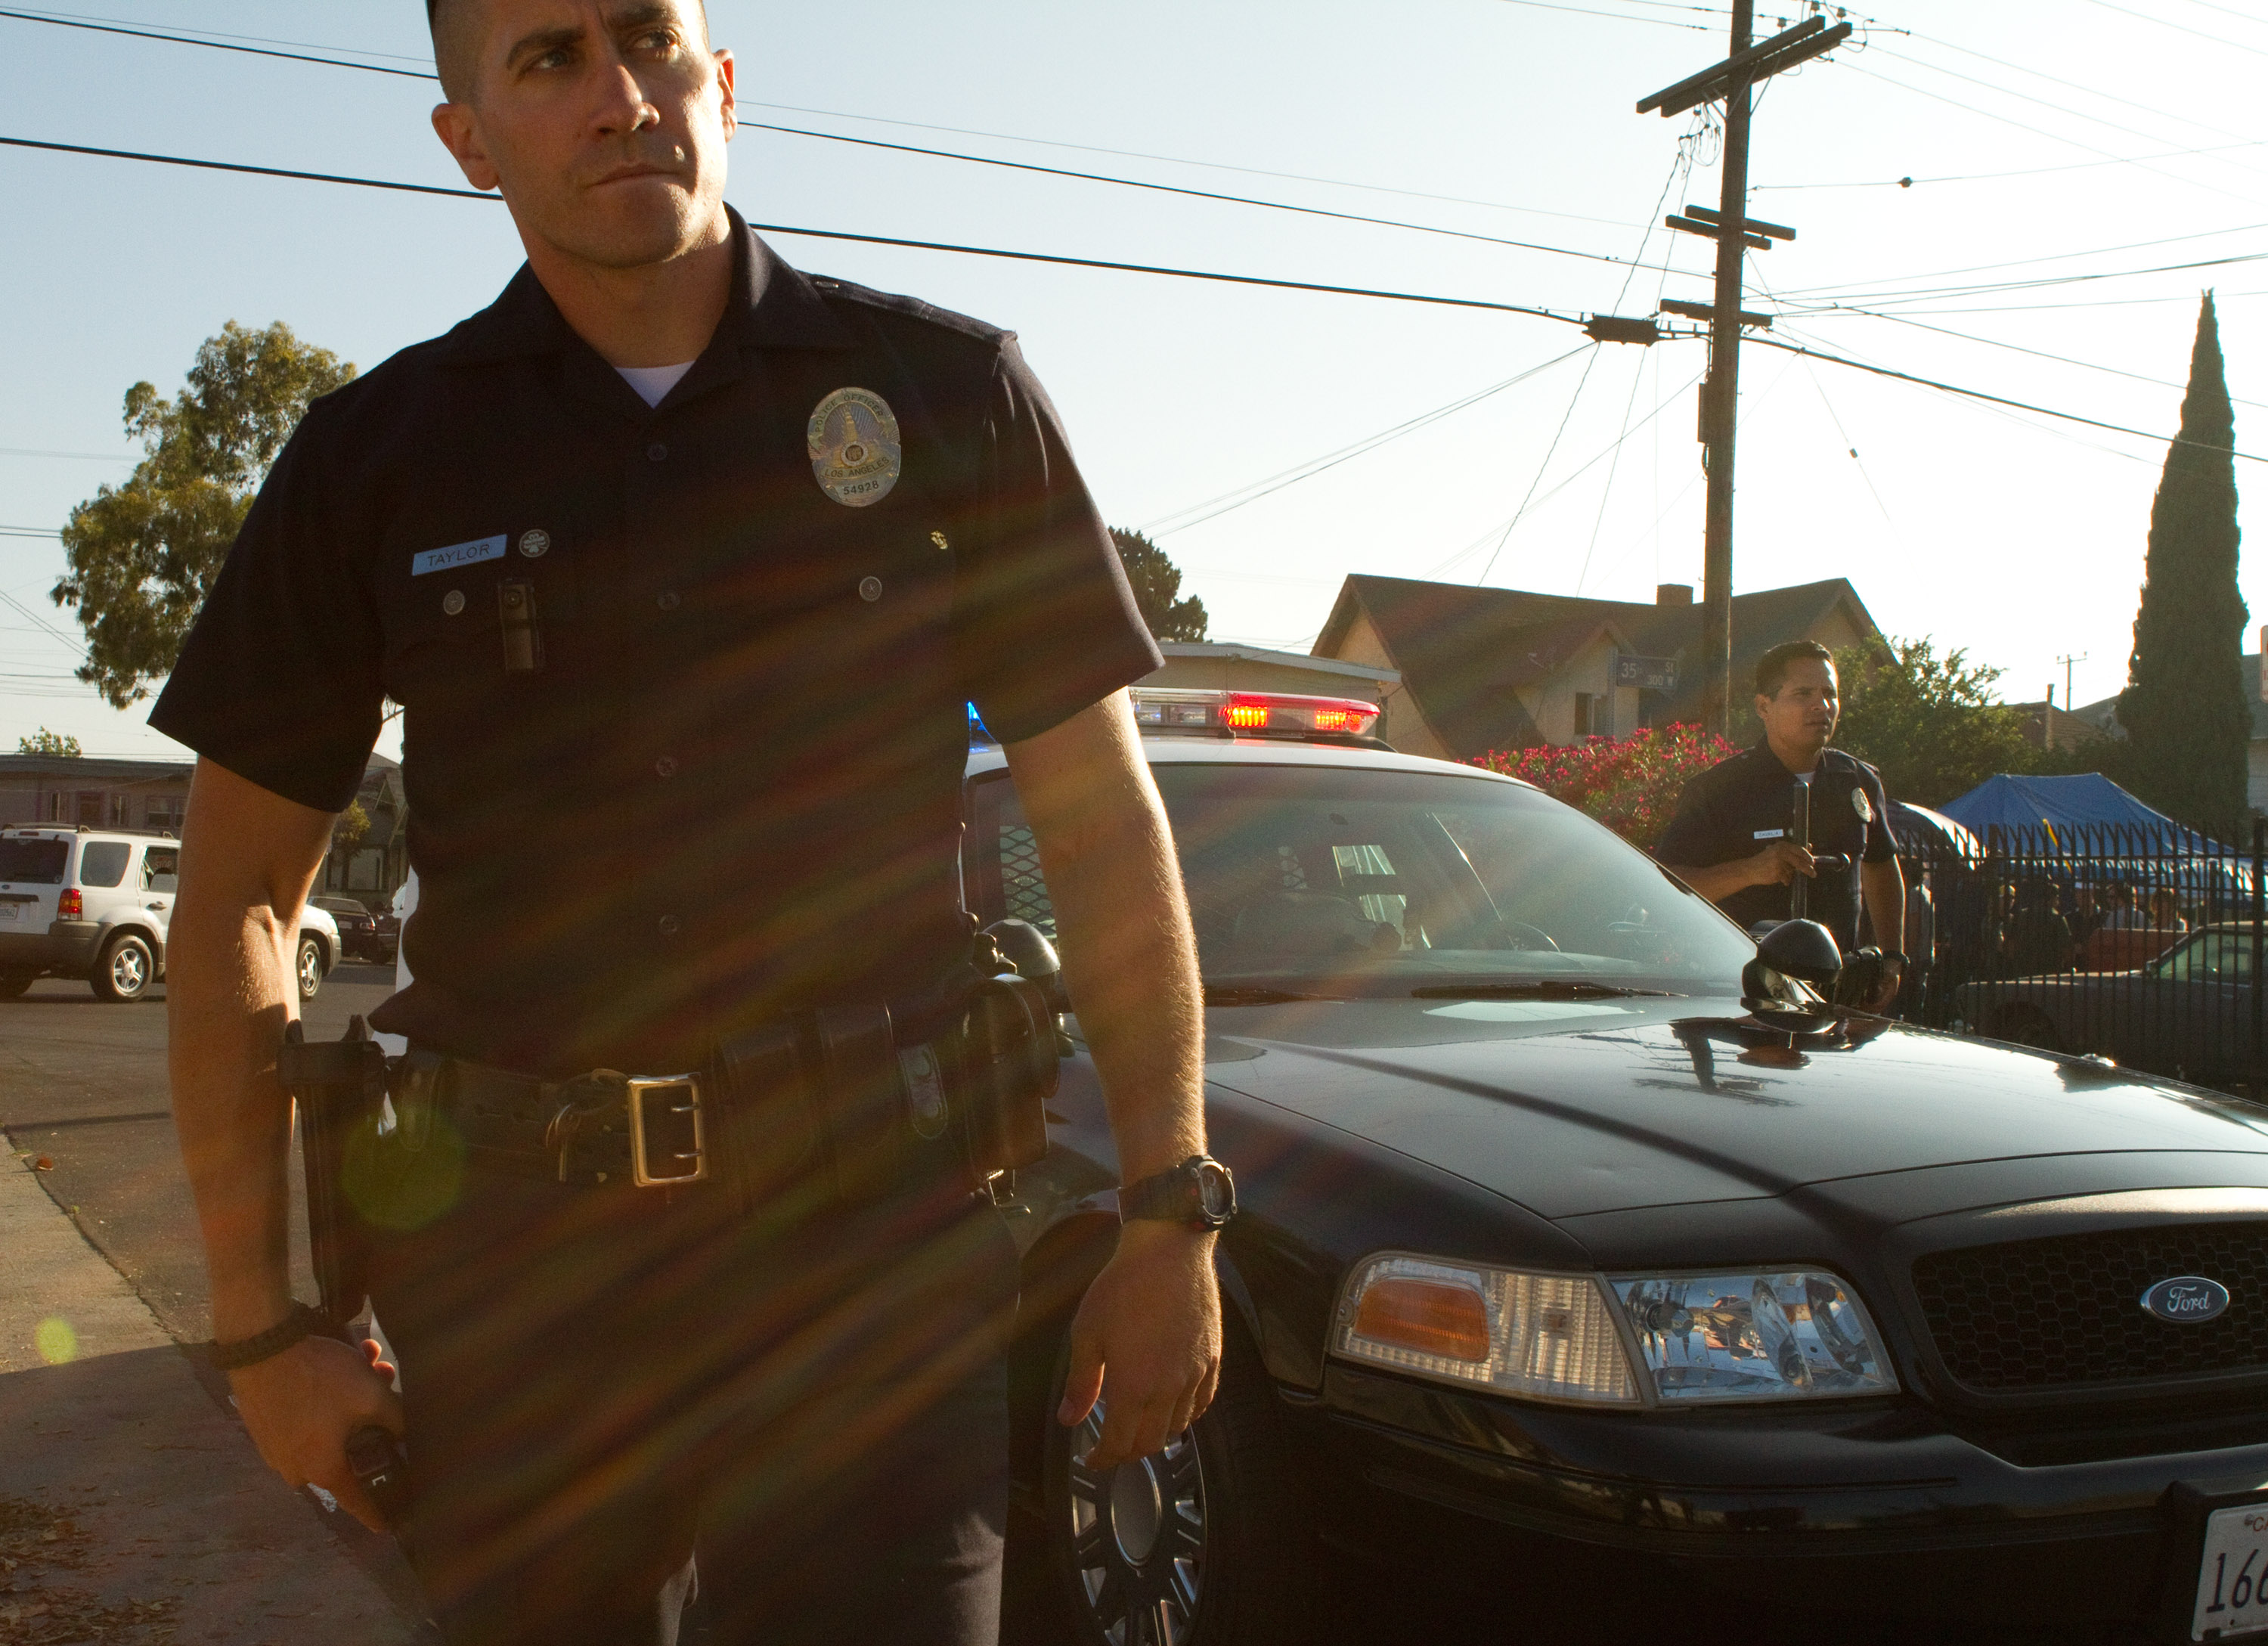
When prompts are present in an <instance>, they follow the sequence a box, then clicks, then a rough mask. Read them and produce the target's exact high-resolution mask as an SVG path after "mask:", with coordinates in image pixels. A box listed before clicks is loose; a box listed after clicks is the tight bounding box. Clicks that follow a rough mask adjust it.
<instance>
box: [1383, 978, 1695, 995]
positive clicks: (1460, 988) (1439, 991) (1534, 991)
mask: <svg viewBox="0 0 2268 1646" xmlns="http://www.w3.org/2000/svg"><path fill="white" fill-rule="evenodd" d="M1410 994H1411V995H1412V996H1414V997H1415V998H1416V999H1418V1000H1631V999H1635V998H1637V997H1638V996H1640V995H1644V996H1647V997H1650V998H1655V999H1661V1000H1668V999H1669V998H1671V996H1670V993H1669V991H1668V989H1625V988H1622V987H1619V986H1617V985H1614V984H1610V983H1584V982H1581V981H1579V980H1578V979H1575V978H1530V979H1529V980H1528V981H1527V982H1525V983H1462V984H1456V985H1448V984H1430V985H1427V986H1425V988H1422V989H1412V990H1410Z"/></svg>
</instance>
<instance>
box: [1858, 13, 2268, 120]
mask: <svg viewBox="0 0 2268 1646" xmlns="http://www.w3.org/2000/svg"><path fill="white" fill-rule="evenodd" d="M1911 38H1912V39H1915V40H1918V41H1926V42H1928V43H1929V44H1930V45H1933V46H1936V47H1940V48H1943V49H1944V50H1947V51H1957V52H1959V53H1960V54H1961V55H1962V56H1964V57H1974V58H1976V59H1977V62H1979V63H1991V64H1992V66H1993V67H1994V68H1996V69H2006V70H2009V71H2010V72H2012V73H2014V74H2028V75H2029V76H2031V77H2032V78H2034V79H2036V80H2045V81H2047V82H2048V83H2049V84H2050V85H2060V86H2067V87H2068V88H2070V89H2071V90H2072V91H2074V92H2085V93H2086V94H2087V95H2088V96H2089V97H2099V98H2102V99H2103V100H2105V101H2107V102H2112V103H2124V105H2125V106H2126V107H2129V108H2133V109H2139V110H2140V111H2141V112H2142V113H2143V114H2155V115H2157V116H2158V117H2159V118H2160V119H2161V120H2170V121H2173V122H2176V123H2177V124H2180V125H2184V126H2194V127H2196V128H2197V129H2198V130H2199V131H2210V132H2214V133H2216V134H2218V135H2219V136H2220V137H2244V136H2245V134H2244V133H2243V132H2241V131H2231V130H2229V129H2228V127H2226V126H2216V125H2213V124H2212V123H2210V122H2206V121H2202V120H2194V119H2191V117H2190V116H2189V115H2187V114H2176V113H2175V112H2174V111H2173V110H2171V109H2169V108H2158V107H2154V106H2153V105H2151V104H2148V103H2138V102H2136V101H2135V100H2133V99H2132V98H2131V97H2121V96H2119V95H2118V94H2117V92H2105V91H2103V90H2102V89H2101V88H2099V87H2096V86H2092V85H2080V83H2079V82H2078V81H2076V80H2066V79H2064V78H2061V77H2060V76H2057V75H2052V74H2049V73H2048V72H2046V71H2045V70H2041V69H2028V68H2026V67H2025V66H2024V65H2023V64H2021V63H2010V62H2008V61H2007V59H2006V58H2003V57H1995V56H1992V55H1990V54H1989V53H1986V52H1981V51H1976V50H1972V49H1971V48H1969V47H1967V46H1959V45H1955V43H1954V42H1953V41H1949V40H1942V39H1940V38H1939V37H1938V36H1937V35H1934V34H1918V33H1916V34H1911ZM1890 55H1892V56H1896V55H1897V54H1896V53H1895V52H1893V53H1891V54H1890ZM1907 61H1908V62H1912V61H1914V59H1911V58H1909V59H1907ZM2252 141H2257V139H2252Z"/></svg>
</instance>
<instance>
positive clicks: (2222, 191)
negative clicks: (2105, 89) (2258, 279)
mask: <svg viewBox="0 0 2268 1646" xmlns="http://www.w3.org/2000/svg"><path fill="white" fill-rule="evenodd" d="M2098 3H2099V0H2098ZM1843 67H1844V68H1845V70H1848V71H1849V72H1850V73H1852V74H1863V75H1865V76H1866V77H1867V78H1868V79H1870V80H1880V81H1881V83H1882V84H1883V85H1894V86H1896V87H1897V89H1898V90H1899V91H1901V92H1912V93H1913V94H1914V95H1915V96H1916V97H1926V98H1928V99H1929V100H1931V101H1933V102H1938V103H1943V104H1945V105H1947V106H1948V107H1952V108H1958V109H1962V110H1963V111H1965V112H1966V113H1969V114H1975V115H1976V116H1977V118H1979V119H1980V120H1996V121H1998V122H2000V124H2002V125H2004V126H2014V128H2015V129H2017V130H2019V131H2029V132H2030V133H2031V134H2032V136H2034V137H2045V138H2046V139H2047V140H2048V141H2049V142H2050V143H2060V144H2065V145H2066V147H2069V148H2073V149H2083V150H2085V151H2087V152H2088V153H2089V154H2095V155H2100V156H2102V158H2103V159H2107V160H2117V161H2118V162H2119V163H2120V164H2122V165H2126V166H2140V167H2141V169H2142V170H2144V171H2146V172H2148V173H2152V174H2153V175H2155V176H2158V177H2163V178H2165V179H2167V180H2169V181H2172V182H2176V183H2186V184H2188V185H2189V186H2190V187H2191V188H2203V189H2205V190H2207V191H2208V192H2210V193H2213V194H2216V195H2227V196H2228V197H2229V198H2230V199H2232V200H2242V201H2246V202H2248V203H2250V204H2253V205H2257V204H2259V202H2258V201H2257V200H2255V199H2253V198H2252V196H2249V195H2240V194H2237V193H2236V192H2235V190H2233V189H2228V188H2221V187H2220V186H2219V185H2218V184H2214V183H2207V182H2200V181H2198V179H2196V178H2194V177H2183V176H2182V175H2181V174H2180V173H2176V172H2167V171H2161V170H2160V169H2159V168H2158V167H2156V166H2150V165H2147V164H2145V163H2144V162H2142V161H2139V160H2129V159H2126V158H2125V157H2124V155H2118V154H2113V153H2111V152H2110V150H2108V149H2098V148H2096V147H2095V145H2094V144H2091V143H2081V142H2080V140H2079V139H2078V138H2077V137H2064V136H2063V135H2061V134H2060V133H2058V132H2053V131H2049V130H2047V129H2044V128H2043V127H2040V126H2031V125H2027V124H2025V123H2024V122H2022V121H2021V120H2015V119H2012V118H2010V117H2009V116H2008V115H2007V114H1994V113H1993V112H1992V110H1991V109H1989V108H1979V107H1977V105H1976V104H1974V103H1964V102H1962V100H1960V99H1959V98H1957V97H1947V96H1946V95H1944V94H1943V93H1942V92H1932V91H1927V90H1925V89H1924V88H1923V87H1921V86H1918V85H1907V84H1906V83H1905V82H1904V80H1894V79H1892V78H1890V77H1889V75H1887V74H1881V73H1878V72H1876V71H1875V70H1872V69H1864V68H1861V67H1859V65H1858V64H1857V63H1845V64H1844V65H1843ZM1940 72H1946V73H1950V72H1951V70H1941V71H1940Z"/></svg>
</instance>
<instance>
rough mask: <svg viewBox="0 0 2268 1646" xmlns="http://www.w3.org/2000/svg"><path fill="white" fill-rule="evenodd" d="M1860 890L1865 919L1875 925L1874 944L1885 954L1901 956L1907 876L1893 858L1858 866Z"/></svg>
mask: <svg viewBox="0 0 2268 1646" xmlns="http://www.w3.org/2000/svg"><path fill="white" fill-rule="evenodd" d="M1859 892H1860V894H1861V895H1862V896H1863V897H1865V898H1866V900H1867V918H1868V919H1871V920H1872V921H1873V922H1874V942H1875V944H1876V945H1877V946H1878V947H1880V948H1883V949H1886V950H1891V951H1895V952H1898V953H1903V952H1904V949H1905V946H1906V876H1905V870H1904V869H1903V868H1901V867H1899V865H1898V860H1897V859H1896V858H1891V859H1890V860H1889V861H1887V862H1883V863H1861V864H1860V865H1859Z"/></svg>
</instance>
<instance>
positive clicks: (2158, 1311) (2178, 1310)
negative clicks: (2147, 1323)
mask: <svg viewBox="0 0 2268 1646" xmlns="http://www.w3.org/2000/svg"><path fill="white" fill-rule="evenodd" d="M2142 1308H2143V1310H2144V1312H2146V1313H2147V1314H2153V1315H2155V1316H2156V1317H2157V1318H2159V1319H2161V1320H2170V1321H2172V1322H2174V1323H2175V1324H2176V1325H2191V1324H2192V1323H2194V1322H2197V1321H2200V1320H2212V1319H2214V1318H2218V1317H2219V1316H2220V1313H2221V1311H2222V1310H2225V1309H2227V1308H2228V1288H2227V1287H2226V1286H2223V1285H2222V1284H2221V1283H2220V1281H2208V1280H2206V1279H2205V1276H2203V1275H2202V1274H2180V1275H2176V1276H2175V1277H2174V1278H2173V1279H2172V1280H2170V1281H2159V1282H2158V1283H2157V1284H2156V1285H2155V1286H2153V1287H2152V1288H2150V1289H2149V1290H2148V1291H2147V1292H2144V1293H2143V1294H2142Z"/></svg>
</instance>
